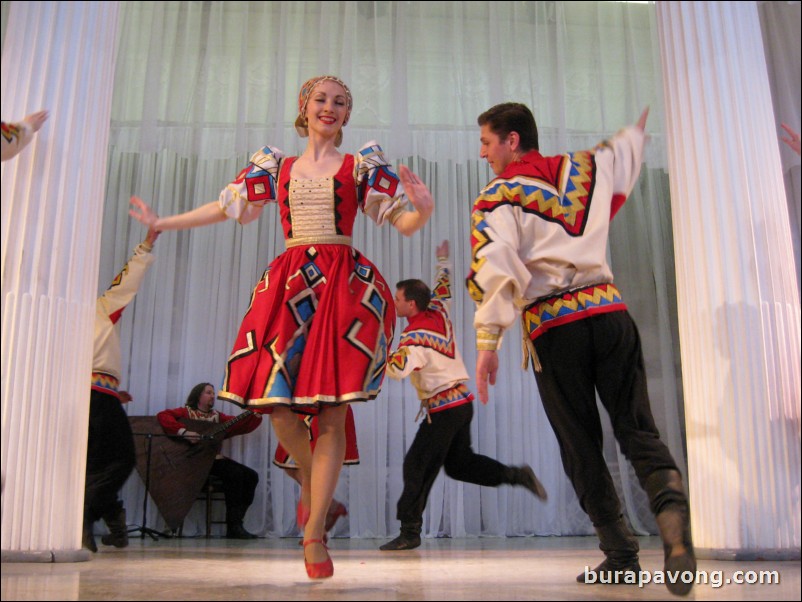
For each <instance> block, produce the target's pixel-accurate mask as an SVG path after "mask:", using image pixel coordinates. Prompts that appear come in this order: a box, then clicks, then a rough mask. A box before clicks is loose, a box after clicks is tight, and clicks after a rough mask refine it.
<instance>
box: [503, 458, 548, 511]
mask: <svg viewBox="0 0 802 602" xmlns="http://www.w3.org/2000/svg"><path fill="white" fill-rule="evenodd" d="M506 473H507V474H506V475H505V476H506V477H507V482H508V483H509V484H510V485H520V486H521V487H526V488H527V489H528V490H529V491H531V492H532V493H533V494H535V496H536V497H538V498H540V499H541V500H543V501H544V502H545V501H546V500H547V499H548V497H549V494H548V493H546V488H545V487H543V483H541V482H540V481H539V480H538V478H537V476H536V475H535V471H534V470H532V467H531V466H529V464H524V465H523V466H507V469H506Z"/></svg>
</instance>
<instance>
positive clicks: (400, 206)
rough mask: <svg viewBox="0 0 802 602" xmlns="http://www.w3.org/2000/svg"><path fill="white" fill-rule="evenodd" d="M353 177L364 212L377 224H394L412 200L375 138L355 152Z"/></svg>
mask: <svg viewBox="0 0 802 602" xmlns="http://www.w3.org/2000/svg"><path fill="white" fill-rule="evenodd" d="M354 179H355V180H356V186H357V194H358V197H359V201H360V206H361V207H362V211H363V212H364V213H365V215H367V216H368V217H370V219H372V220H373V221H374V222H376V224H377V225H379V226H381V225H382V224H384V223H385V222H390V223H391V224H392V223H394V222H395V220H397V219H398V218H399V217H400V216H401V214H402V213H403V212H404V211H405V208H406V205H407V203H408V202H409V201H408V200H407V195H406V193H405V192H404V187H403V185H402V184H401V181H400V180H399V178H398V175H397V174H396V173H395V172H394V171H393V169H392V167H391V165H390V163H389V162H388V161H387V159H386V158H385V157H384V151H382V148H381V146H379V145H378V144H377V143H376V142H375V141H374V140H371V141H370V142H368V143H366V144H365V145H364V146H363V147H362V148H360V149H359V152H358V153H357V154H356V157H355V161H354Z"/></svg>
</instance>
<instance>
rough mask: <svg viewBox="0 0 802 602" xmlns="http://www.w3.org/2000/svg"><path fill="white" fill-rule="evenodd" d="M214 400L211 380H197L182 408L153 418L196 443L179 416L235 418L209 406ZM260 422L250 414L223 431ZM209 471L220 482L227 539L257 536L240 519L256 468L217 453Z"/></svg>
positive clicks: (196, 435)
mask: <svg viewBox="0 0 802 602" xmlns="http://www.w3.org/2000/svg"><path fill="white" fill-rule="evenodd" d="M214 400H215V390H214V386H213V385H211V384H210V383H200V384H198V385H195V386H194V387H193V388H192V391H190V393H189V397H187V402H186V405H185V406H184V407H183V408H176V409H174V410H163V411H161V412H159V413H158V414H157V415H156V417H157V418H158V420H159V424H161V426H162V428H163V429H164V432H165V433H167V434H168V435H178V436H181V437H184V438H185V439H187V440H188V441H189V442H190V443H197V442H198V441H200V440H201V435H200V434H199V433H197V432H195V431H192V430H191V429H187V427H186V425H184V424H183V423H182V422H181V420H182V419H189V420H205V421H208V422H219V423H224V422H228V421H229V420H233V419H234V418H235V416H229V415H227V414H223V413H222V412H218V411H217V410H214V409H212V408H213V407H214ZM260 424H262V416H261V414H253V415H251V416H249V417H248V418H246V419H244V420H242V421H241V422H239V423H237V424H235V425H232V426H231V428H230V429H229V430H227V431H226V433H225V438H226V439H228V438H229V437H233V436H235V435H245V434H247V433H250V432H251V431H253V430H255V429H256V428H258V427H259V425H260ZM209 474H210V475H214V476H216V477H218V478H220V479H221V480H222V481H223V493H224V494H225V498H226V525H227V529H226V537H227V538H229V539H254V538H256V537H257V536H256V535H254V534H253V533H249V532H248V531H246V530H245V527H243V525H242V521H243V519H244V518H245V512H247V510H248V507H249V506H250V505H251V503H252V502H253V496H254V492H255V491H256V484H257V483H258V482H259V475H258V474H257V473H256V471H255V470H252V469H250V468H248V467H247V466H244V465H242V464H240V463H239V462H235V461H234V460H232V459H231V458H226V457H224V456H223V455H222V454H220V453H219V452H218V454H217V457H216V458H215V460H214V464H213V465H212V469H211V471H210V472H209Z"/></svg>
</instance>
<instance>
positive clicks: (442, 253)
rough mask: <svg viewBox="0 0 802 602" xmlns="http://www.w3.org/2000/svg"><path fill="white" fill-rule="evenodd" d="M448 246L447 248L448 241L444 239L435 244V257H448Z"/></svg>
mask: <svg viewBox="0 0 802 602" xmlns="http://www.w3.org/2000/svg"><path fill="white" fill-rule="evenodd" d="M448 252H449V248H448V241H447V240H444V241H443V242H441V243H440V244H439V245H437V249H436V250H435V252H434V254H435V257H437V259H448V257H449V254H448Z"/></svg>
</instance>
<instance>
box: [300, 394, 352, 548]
mask: <svg viewBox="0 0 802 602" xmlns="http://www.w3.org/2000/svg"><path fill="white" fill-rule="evenodd" d="M347 410H348V408H347V406H346V405H345V404H342V405H339V406H334V407H328V408H324V409H323V410H321V412H320V414H319V415H318V438H317V442H316V443H315V453H314V455H313V456H312V479H311V484H312V487H311V494H312V505H311V507H310V508H311V513H310V515H309V522H308V523H307V524H306V529H305V530H304V540H306V541H308V540H310V539H323V534H324V531H323V528H324V524H325V520H326V513H327V512H328V509H329V505H330V504H331V499H332V496H333V495H334V490H335V489H336V488H337V481H338V480H339V478H340V470H341V469H342V466H343V460H344V459H345V416H346V412H347ZM307 447H308V446H307ZM287 451H289V452H290V453H293V452H292V451H290V449H289V448H287ZM305 554H306V559H307V560H308V561H309V562H312V563H318V562H324V561H325V560H326V558H327V553H326V549H325V548H324V547H323V546H322V545H320V544H312V545H309V546H306V548H305Z"/></svg>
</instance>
